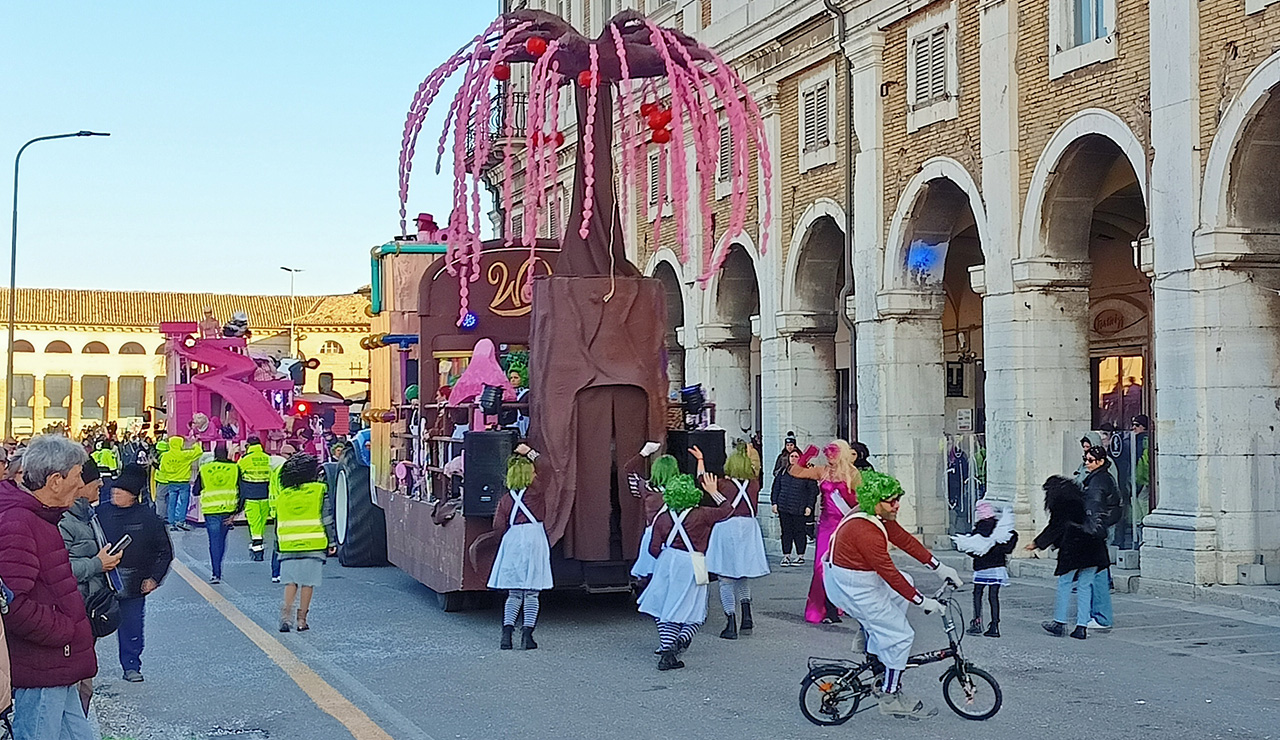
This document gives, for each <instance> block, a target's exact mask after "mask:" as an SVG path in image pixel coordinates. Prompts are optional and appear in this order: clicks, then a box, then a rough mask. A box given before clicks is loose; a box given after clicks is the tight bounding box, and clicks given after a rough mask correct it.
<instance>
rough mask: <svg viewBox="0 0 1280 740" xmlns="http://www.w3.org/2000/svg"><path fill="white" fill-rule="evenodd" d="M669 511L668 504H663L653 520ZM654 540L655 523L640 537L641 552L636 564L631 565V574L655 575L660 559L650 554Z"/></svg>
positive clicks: (633, 575)
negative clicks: (654, 567) (655, 568)
mask: <svg viewBox="0 0 1280 740" xmlns="http://www.w3.org/2000/svg"><path fill="white" fill-rule="evenodd" d="M666 512H667V505H666V504H663V505H662V508H661V509H658V513H657V515H656V516H654V517H653V520H654V521H655V522H656V521H658V517H660V516H662V515H663V514H665V513H666ZM651 542H653V525H652V524H650V525H649V526H647V527H645V528H644V534H643V535H641V537H640V552H639V553H638V554H637V555H636V564H635V565H633V566H631V576H632V577H633V578H646V577H648V576H651V575H653V565H654V563H657V562H658V559H657V558H655V557H654V556H652V555H650V554H649V543H651Z"/></svg>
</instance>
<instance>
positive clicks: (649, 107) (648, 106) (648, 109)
mask: <svg viewBox="0 0 1280 740" xmlns="http://www.w3.org/2000/svg"><path fill="white" fill-rule="evenodd" d="M657 111H658V104H657V103H641V104H640V115H642V116H644V117H645V118H648V117H649V116H652V115H653V114H654V113H656V112H657Z"/></svg>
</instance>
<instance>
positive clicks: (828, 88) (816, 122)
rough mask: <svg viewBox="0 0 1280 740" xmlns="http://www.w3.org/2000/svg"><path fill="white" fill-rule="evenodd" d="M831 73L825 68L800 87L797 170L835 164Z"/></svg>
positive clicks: (833, 82) (834, 82)
mask: <svg viewBox="0 0 1280 740" xmlns="http://www.w3.org/2000/svg"><path fill="white" fill-rule="evenodd" d="M835 96H836V80H835V70H834V68H832V67H828V68H827V69H824V70H823V71H821V72H819V73H818V74H816V75H814V76H812V77H810V78H809V79H807V80H804V81H803V82H801V84H800V136H799V138H800V171H801V172H806V171H808V170H811V169H813V168H814V167H821V166H822V165H827V164H835V161H836V146H835V141H836V121H835V115H833V113H832V106H833V105H834V104H835Z"/></svg>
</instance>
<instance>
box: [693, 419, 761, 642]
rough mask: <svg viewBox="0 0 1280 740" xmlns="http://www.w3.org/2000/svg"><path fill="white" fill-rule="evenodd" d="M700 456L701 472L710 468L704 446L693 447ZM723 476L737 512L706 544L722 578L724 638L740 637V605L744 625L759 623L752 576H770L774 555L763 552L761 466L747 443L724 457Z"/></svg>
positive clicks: (723, 490) (724, 491)
mask: <svg viewBox="0 0 1280 740" xmlns="http://www.w3.org/2000/svg"><path fill="white" fill-rule="evenodd" d="M693 456H694V457H695V458H696V459H697V460H698V474H699V475H701V474H702V473H705V472H706V470H705V466H704V464H703V460H702V451H701V450H699V449H698V448H697V447H694V448H693ZM724 475H725V477H724V478H721V479H720V481H719V489H718V490H719V492H720V495H722V496H724V497H725V498H726V499H729V500H730V502H731V503H730V505H731V506H732V507H733V514H732V515H731V516H730V517H729V518H728V519H725V520H724V521H721V522H718V523H717V524H716V525H715V526H713V527H712V528H711V539H710V541H709V542H708V543H707V570H708V571H710V572H712V573H715V574H716V575H717V576H719V577H720V605H721V606H722V607H723V608H724V616H725V627H724V630H723V631H722V632H721V633H720V637H721V638H723V639H725V640H736V639H738V624H737V610H738V606H739V604H741V609H742V629H743V630H744V631H747V632H750V631H751V630H752V629H754V628H755V622H754V620H752V618H751V585H750V580H751V579H752V578H759V577H761V576H767V575H769V559H768V558H767V557H766V556H765V553H764V533H763V532H761V531H760V520H759V519H756V510H757V509H758V508H759V506H760V468H759V466H758V465H757V463H756V462H755V461H754V460H753V458H752V456H751V455H750V448H749V446H748V445H744V444H738V445H735V446H734V450H733V452H732V453H731V454H730V455H729V457H728V458H727V459H726V460H725V461H724Z"/></svg>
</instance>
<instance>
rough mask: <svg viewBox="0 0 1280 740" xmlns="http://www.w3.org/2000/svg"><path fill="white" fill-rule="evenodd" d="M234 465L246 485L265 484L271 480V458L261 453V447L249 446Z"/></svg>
mask: <svg viewBox="0 0 1280 740" xmlns="http://www.w3.org/2000/svg"><path fill="white" fill-rule="evenodd" d="M236 464H237V465H239V466H240V478H241V479H242V480H244V481H246V482H248V483H266V482H267V481H268V480H269V479H270V478H271V456H270V455H268V454H267V453H265V452H263V451H262V445H250V446H249V449H248V451H246V452H245V453H244V455H243V456H242V457H241V458H240V462H238V463H236Z"/></svg>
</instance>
